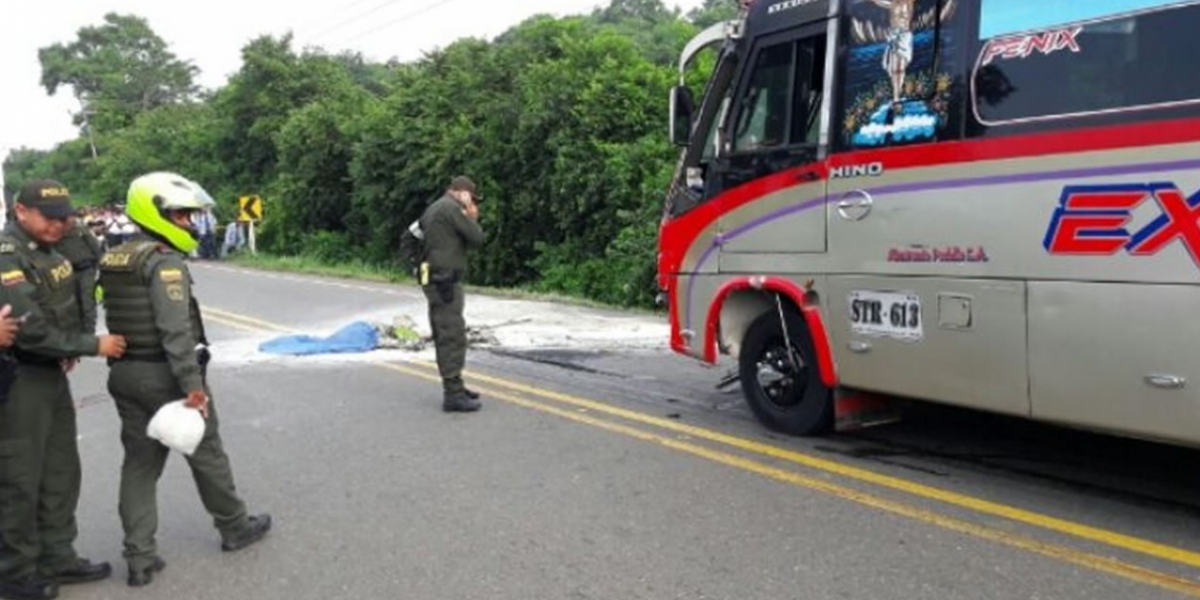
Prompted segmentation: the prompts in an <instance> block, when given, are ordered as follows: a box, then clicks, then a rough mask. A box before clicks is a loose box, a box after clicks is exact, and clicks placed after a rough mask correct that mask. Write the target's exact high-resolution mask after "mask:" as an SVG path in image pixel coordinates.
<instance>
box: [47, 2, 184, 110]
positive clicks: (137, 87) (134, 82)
mask: <svg viewBox="0 0 1200 600" xmlns="http://www.w3.org/2000/svg"><path fill="white" fill-rule="evenodd" d="M38 60H39V61H41V64H42V80H41V83H42V86H43V87H44V88H46V92H47V93H48V94H50V95H54V94H55V93H56V92H57V91H58V89H59V88H60V87H61V86H70V88H71V89H72V92H73V93H74V95H75V97H76V98H77V99H79V102H80V104H81V106H82V107H83V108H82V110H81V111H80V112H79V113H78V114H77V115H76V119H75V120H76V124H77V125H81V126H82V125H85V123H86V124H87V125H89V126H90V127H92V128H94V130H95V131H97V132H100V133H107V132H112V131H116V130H117V129H120V128H122V127H125V126H127V125H129V124H131V123H132V122H133V120H134V118H135V117H136V116H137V115H138V114H139V113H141V112H144V111H148V110H152V109H154V108H157V107H159V106H164V105H167V104H173V103H177V102H182V101H185V100H188V99H190V98H192V97H193V96H194V95H195V93H196V86H195V84H194V78H195V76H196V74H197V73H198V70H197V69H196V67H194V66H192V65H191V64H190V63H189V62H186V61H182V60H180V59H178V58H177V57H176V56H175V55H174V54H172V53H171V52H170V51H169V50H168V49H167V44H166V42H164V41H163V40H162V38H160V37H158V35H157V34H155V33H154V31H153V30H151V29H150V26H149V24H148V23H147V22H146V20H145V19H142V18H140V17H135V16H130V15H119V14H116V13H109V14H106V15H105V16H104V24H103V25H99V26H89V27H84V28H82V29H80V30H79V32H78V35H77V39H76V40H75V41H73V42H71V43H69V44H54V45H52V46H47V47H44V48H41V49H40V50H38Z"/></svg>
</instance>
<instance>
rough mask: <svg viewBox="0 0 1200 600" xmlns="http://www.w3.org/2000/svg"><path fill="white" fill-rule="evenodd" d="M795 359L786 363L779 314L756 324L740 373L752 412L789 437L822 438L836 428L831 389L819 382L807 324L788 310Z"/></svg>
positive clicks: (744, 345)
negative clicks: (822, 435) (820, 435)
mask: <svg viewBox="0 0 1200 600" xmlns="http://www.w3.org/2000/svg"><path fill="white" fill-rule="evenodd" d="M783 315H784V323H785V324H786V325H787V332H788V334H789V336H790V337H791V338H792V339H791V351H792V355H793V360H792V361H788V360H787V355H788V345H787V344H786V343H785V341H784V336H783V327H781V326H780V322H779V314H778V313H777V312H775V311H768V312H766V313H764V314H763V315H762V316H760V317H759V318H757V319H755V320H754V323H752V324H751V325H750V328H749V329H747V330H746V335H745V337H743V338H742V345H741V351H740V352H739V353H738V372H739V376H740V378H741V384H742V393H743V394H744V395H745V397H746V403H747V404H749V405H750V410H751V411H753V412H754V416H755V417H757V418H758V420H759V421H761V422H762V423H763V424H764V425H766V426H767V427H768V428H770V429H773V430H775V431H779V432H782V433H786V434H789V435H803V436H808V435H819V434H822V433H825V432H828V431H829V430H830V429H831V428H832V427H833V390H832V389H831V388H829V387H828V386H826V385H825V384H824V383H823V382H822V381H821V375H820V370H819V368H818V365H817V356H816V351H815V349H814V347H813V342H812V338H811V336H810V335H809V333H808V327H807V326H806V325H805V323H804V319H802V318H800V315H799V314H798V313H797V312H796V311H794V310H785V311H784V313H783Z"/></svg>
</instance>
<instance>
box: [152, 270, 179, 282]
mask: <svg viewBox="0 0 1200 600" xmlns="http://www.w3.org/2000/svg"><path fill="white" fill-rule="evenodd" d="M158 278H159V279H161V280H163V281H164V282H167V283H171V282H173V281H183V271H181V270H179V269H162V270H160V271H159V272H158Z"/></svg>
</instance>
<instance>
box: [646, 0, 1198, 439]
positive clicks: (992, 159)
mask: <svg viewBox="0 0 1200 600" xmlns="http://www.w3.org/2000/svg"><path fill="white" fill-rule="evenodd" d="M742 5H743V7H742V15H741V18H739V19H738V20H736V21H732V22H729V23H723V24H720V25H716V26H714V27H713V28H710V29H709V30H707V31H705V32H704V33H702V34H701V35H700V36H698V37H697V38H696V39H695V40H693V41H692V42H691V43H690V44H688V47H687V48H686V49H685V50H684V52H683V55H682V57H681V60H680V85H679V86H677V87H676V88H675V89H673V90H672V95H671V136H672V139H673V140H675V142H676V143H677V144H679V145H681V146H683V147H684V150H683V152H682V157H681V159H680V163H679V166H678V169H677V172H676V176H675V179H674V181H673V183H672V185H671V189H670V190H669V192H668V194H667V202H666V207H665V211H664V215H663V221H662V225H661V228H660V232H659V251H660V254H659V264H658V270H659V284H660V287H661V288H662V290H663V292H664V293H663V298H664V299H665V301H666V302H667V303H668V306H669V314H670V323H671V340H670V343H671V347H672V348H673V349H674V350H675V351H677V352H679V353H683V354H686V355H689V356H692V357H695V358H697V359H700V360H703V361H706V362H709V363H715V362H716V361H717V360H718V356H719V355H721V354H727V355H729V356H732V357H735V358H736V360H737V361H738V368H739V370H740V379H741V384H742V388H743V391H744V393H745V396H746V400H747V402H748V403H749V406H750V407H751V408H752V409H753V411H754V413H755V414H756V416H757V417H758V418H759V419H760V420H761V421H762V422H763V423H765V424H766V425H767V426H769V427H771V428H773V429H777V430H780V431H785V432H789V433H793V434H801V435H808V434H817V433H820V432H823V431H827V430H829V429H830V428H831V427H834V426H836V425H838V424H839V423H844V424H846V425H850V424H852V423H853V422H854V419H852V418H851V417H854V416H855V415H856V414H857V415H858V416H859V417H861V416H862V415H861V411H860V410H859V409H861V408H863V406H865V405H864V404H862V399H863V398H871V397H886V398H902V399H903V398H911V399H920V400H928V401H933V402H940V403H947V404H953V405H959V406H963V407H968V408H974V409H979V410H986V411H993V412H997V413H1004V414H1009V415H1016V416H1020V417H1025V418H1030V419H1036V420H1042V421H1048V422H1056V423H1061V424H1065V425H1069V426H1073V427H1080V428H1087V429H1093V430H1100V431H1105V432H1110V433H1115V434H1118V435H1126V436H1131V437H1140V438H1146V439H1152V440H1159V441H1165V442H1170V443H1178V444H1196V443H1197V442H1200V2H1198V1H1196V0H1192V1H1185V2H1162V1H1158V2H1154V1H1146V0H1087V1H1081V0H1072V1H1070V2H1068V1H1066V0H1062V1H1055V0H1051V1H1046V0H1038V1H1036V2H1035V1H1033V0H840V1H839V0H751V1H748V2H747V1H743V2H742ZM705 48H709V49H714V50H715V51H716V53H715V56H716V58H715V62H713V63H712V64H713V67H712V72H711V74H709V75H708V76H707V81H706V83H705V85H704V87H703V89H702V90H700V89H697V90H695V93H693V91H692V90H690V89H689V88H688V87H687V86H686V85H684V81H685V74H687V73H689V68H690V67H689V65H691V64H692V63H693V62H695V61H694V59H695V58H696V57H697V56H700V53H701V51H702V50H704V49H705ZM843 416H844V417H846V418H847V420H846V421H844V422H843V421H841V420H840V419H841V418H842V417H843Z"/></svg>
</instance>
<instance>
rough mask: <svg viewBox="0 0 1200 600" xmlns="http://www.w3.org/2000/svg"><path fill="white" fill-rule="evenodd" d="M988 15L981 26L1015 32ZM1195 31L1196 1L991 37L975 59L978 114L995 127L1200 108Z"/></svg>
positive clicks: (1198, 19)
mask: <svg viewBox="0 0 1200 600" xmlns="http://www.w3.org/2000/svg"><path fill="white" fill-rule="evenodd" d="M1129 1H1130V2H1133V1H1134V0H1129ZM1141 4H1145V2H1141ZM995 14H998V15H1004V14H1007V11H999V12H997V13H995ZM983 16H984V18H985V20H984V21H982V22H981V32H989V31H1005V30H1009V31H1011V26H1005V25H1004V23H1005V21H1003V20H999V21H997V20H995V19H996V18H995V17H993V20H992V21H991V22H989V21H987V18H988V17H989V13H988V12H987V11H986V10H985V12H984V14H983ZM1198 31H1200V4H1198V3H1191V4H1186V5H1178V4H1176V5H1173V6H1169V7H1159V8H1157V9H1148V10H1142V11H1138V12H1132V13H1122V14H1119V15H1115V16H1113V17H1110V18H1104V19H1099V20H1095V19H1093V20H1090V21H1076V22H1074V23H1062V22H1059V23H1054V24H1050V23H1043V25H1042V26H1041V28H1040V29H1034V30H1025V31H1023V32H1021V33H1005V34H1001V35H999V36H997V37H992V38H990V39H988V40H985V41H984V42H983V43H982V44H981V46H980V52H979V56H978V57H977V59H976V64H975V74H974V85H973V88H974V91H973V94H972V96H973V101H972V104H973V106H974V111H975V117H976V119H977V120H978V121H979V122H980V123H982V124H984V125H988V126H996V125H1008V124H1018V123H1030V122H1038V121H1050V120H1064V119H1068V118H1073V117H1089V116H1100V115H1115V114H1118V113H1129V112H1133V111H1145V110H1149V109H1165V108H1178V107H1182V106H1186V105H1193V106H1200V62H1197V61H1196V60H1195V58H1194V57H1196V56H1200V36H1198V35H1196V32H1198Z"/></svg>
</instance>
